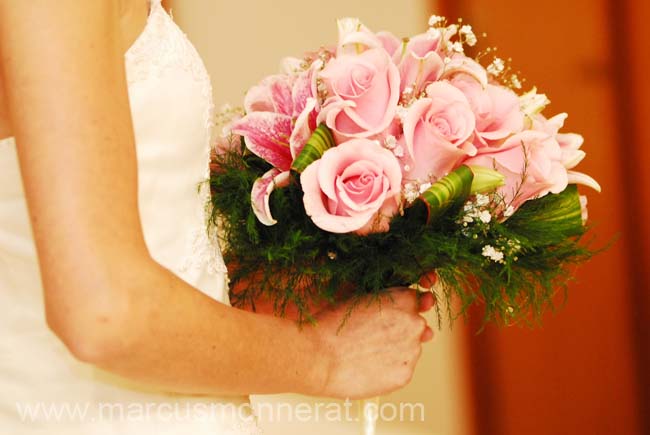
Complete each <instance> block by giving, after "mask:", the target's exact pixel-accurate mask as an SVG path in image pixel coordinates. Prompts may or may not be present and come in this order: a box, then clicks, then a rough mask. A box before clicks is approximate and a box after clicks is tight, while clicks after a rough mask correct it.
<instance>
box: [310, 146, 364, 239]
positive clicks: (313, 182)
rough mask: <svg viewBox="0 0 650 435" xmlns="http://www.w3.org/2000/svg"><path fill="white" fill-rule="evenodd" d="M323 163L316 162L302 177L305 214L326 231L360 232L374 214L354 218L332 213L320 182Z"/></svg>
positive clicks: (358, 215) (338, 232)
mask: <svg viewBox="0 0 650 435" xmlns="http://www.w3.org/2000/svg"><path fill="white" fill-rule="evenodd" d="M321 163H322V159H321V160H316V161H315V162H314V163H312V164H311V165H309V166H307V168H306V169H305V170H304V171H303V173H302V174H301V175H300V183H301V185H302V191H303V192H304V196H303V203H304V205H305V212H306V213H307V215H308V216H309V217H311V219H312V221H313V222H314V224H315V225H316V226H317V227H319V228H321V229H323V230H325V231H329V232H331V233H337V234H343V233H350V232H352V231H355V230H358V229H359V228H361V227H362V226H364V225H365V224H366V223H367V222H368V221H369V220H370V218H372V216H373V214H374V212H373V211H369V212H367V213H360V214H357V215H354V216H337V215H334V214H332V213H330V212H329V211H328V210H327V209H326V208H325V204H324V203H323V195H322V191H321V186H320V184H319V182H318V173H319V172H320V170H319V169H320V167H321Z"/></svg>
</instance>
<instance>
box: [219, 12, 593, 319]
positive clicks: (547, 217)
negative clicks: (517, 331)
mask: <svg viewBox="0 0 650 435" xmlns="http://www.w3.org/2000/svg"><path fill="white" fill-rule="evenodd" d="M429 24H430V28H429V29H428V31H426V32H425V33H422V34H419V35H416V36H413V37H411V38H405V39H398V38H397V37H395V36H394V35H392V34H390V33H388V32H379V33H373V32H371V31H370V30H369V29H368V28H366V27H365V26H364V25H363V24H362V23H361V22H360V21H359V20H357V19H350V18H348V19H342V20H340V21H339V22H338V28H339V39H338V44H337V45H336V46H331V47H323V48H320V49H319V50H317V51H315V52H312V53H307V54H306V55H305V56H304V57H303V58H301V59H295V58H289V59H286V60H285V61H284V62H283V69H284V72H283V73H281V74H278V75H272V76H269V77H266V78H265V79H263V80H262V81H261V82H260V83H259V84H258V85H257V86H254V87H252V88H251V89H250V90H249V91H248V93H247V94H246V97H245V100H244V108H243V109H230V108H226V109H225V110H224V111H223V112H222V113H221V114H220V115H219V122H218V123H219V125H220V126H221V131H220V137H219V140H218V142H217V145H216V150H215V154H214V161H213V165H212V174H211V180H210V183H211V188H212V191H213V195H212V207H213V216H214V219H213V222H214V223H216V222H217V221H218V222H219V224H220V226H221V230H222V233H221V235H222V239H223V240H222V245H223V247H224V254H225V259H226V262H227V263H230V264H233V265H236V267H235V268H234V269H233V271H232V273H231V284H232V285H233V286H238V284H239V287H242V284H243V289H242V290H241V291H238V292H237V293H235V294H233V295H232V298H231V299H232V302H233V304H234V305H237V304H243V303H246V302H251V301H254V300H255V299H256V298H257V297H258V296H260V295H264V296H266V297H267V298H268V297H270V298H271V300H272V301H273V302H274V304H275V308H276V310H277V311H278V312H279V313H282V312H283V311H284V310H285V309H286V307H287V306H288V305H289V304H294V305H295V306H296V307H298V311H299V314H300V316H301V320H309V319H310V314H311V312H310V307H313V306H314V305H315V304H319V303H322V302H323V301H332V300H336V299H340V298H354V297H358V296H362V295H368V294H375V295H379V294H381V292H382V291H383V290H384V289H386V288H388V287H392V286H409V285H412V284H414V283H417V282H418V281H419V280H420V278H421V277H422V276H423V275H426V274H429V273H431V272H432V271H435V274H436V275H437V277H438V283H439V285H437V286H436V287H435V291H436V293H437V294H436V296H437V297H438V299H439V300H442V301H447V302H449V300H450V299H452V298H457V299H458V300H460V302H461V304H460V310H463V309H464V308H466V307H467V306H469V305H471V304H473V303H480V304H481V305H482V306H483V307H484V311H485V318H486V320H497V321H500V322H505V323H510V322H513V321H516V320H519V319H527V318H530V317H531V316H532V317H533V318H534V317H536V316H538V315H539V314H540V313H541V312H542V311H543V309H544V308H545V307H548V306H551V304H552V299H553V296H554V294H555V292H556V291H557V289H558V288H565V284H566V281H567V280H568V278H569V277H570V273H568V272H567V267H569V266H571V265H572V264H575V263H579V262H581V261H584V260H586V259H587V258H589V256H590V254H591V252H590V251H589V249H588V248H586V247H585V246H584V244H583V243H581V238H582V236H583V235H584V234H585V232H586V226H585V225H586V218H587V211H586V199H585V198H584V197H582V196H580V195H579V194H578V190H577V187H576V185H577V184H583V185H587V186H590V187H592V188H594V189H596V190H599V189H600V187H599V186H598V184H597V183H596V182H595V181H594V180H593V179H592V178H590V177H589V176H587V175H585V174H582V173H579V172H576V171H574V170H573V168H574V167H575V166H576V165H577V164H578V163H579V162H580V161H581V160H582V159H583V157H584V156H585V153H584V151H582V150H580V147H581V145H582V143H583V138H582V137H581V136H579V135H577V134H572V133H561V132H560V130H561V128H562V127H563V123H564V121H565V119H566V117H567V115H566V114H560V115H556V116H554V117H550V118H547V117H546V116H545V115H543V114H542V111H543V110H544V108H545V107H546V106H547V105H548V103H549V100H548V99H547V98H546V96H545V95H543V94H540V93H537V92H536V90H535V89H534V88H533V89H532V90H530V91H528V92H521V91H520V90H521V89H522V82H523V80H522V79H520V78H519V77H518V75H517V74H514V73H513V71H512V69H511V67H510V66H509V65H508V64H507V62H504V61H503V60H501V59H499V58H497V57H491V58H490V56H491V54H492V52H491V50H489V49H488V50H487V51H485V52H483V53H480V54H478V55H476V56H474V57H471V56H469V55H468V54H465V50H468V51H469V50H472V49H471V47H473V46H474V45H475V44H476V43H477V37H476V35H475V34H474V33H473V31H472V28H471V26H468V25H463V24H462V22H459V23H456V24H448V22H447V21H446V20H445V19H444V18H442V17H436V16H434V17H432V18H431V20H430V22H429ZM486 58H487V61H489V64H487V65H485V63H487V62H486ZM251 276H254V277H255V279H254V281H250V282H249V281H246V278H250V277H251ZM444 305H445V304H443V306H444ZM446 306H448V307H452V306H453V304H446ZM456 307H458V305H456ZM449 309H450V310H451V308H449ZM450 314H454V315H455V314H457V313H456V312H453V313H450Z"/></svg>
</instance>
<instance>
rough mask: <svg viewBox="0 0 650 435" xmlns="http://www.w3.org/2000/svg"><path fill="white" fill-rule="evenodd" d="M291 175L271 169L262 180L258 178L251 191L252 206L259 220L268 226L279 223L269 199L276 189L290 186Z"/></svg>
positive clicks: (287, 172)
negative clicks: (272, 213) (272, 211)
mask: <svg viewBox="0 0 650 435" xmlns="http://www.w3.org/2000/svg"><path fill="white" fill-rule="evenodd" d="M290 178H291V173H290V172H289V171H280V170H278V169H276V168H273V169H271V170H270V171H268V172H267V173H266V174H264V175H263V176H262V178H258V179H257V180H256V181H255V183H254V184H253V190H251V205H252V206H253V212H254V213H255V216H257V219H258V220H259V221H260V222H261V223H262V224H264V225H266V226H269V227H270V226H272V225H275V224H277V223H278V221H276V220H275V219H273V216H271V207H270V205H269V199H270V198H271V193H272V192H273V190H275V188H276V187H279V188H282V187H286V186H287V185H288V184H289V180H290Z"/></svg>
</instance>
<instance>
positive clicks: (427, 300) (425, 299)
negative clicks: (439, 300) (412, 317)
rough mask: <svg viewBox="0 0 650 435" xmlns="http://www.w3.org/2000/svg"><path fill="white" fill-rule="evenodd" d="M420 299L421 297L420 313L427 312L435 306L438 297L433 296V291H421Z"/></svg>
mask: <svg viewBox="0 0 650 435" xmlns="http://www.w3.org/2000/svg"><path fill="white" fill-rule="evenodd" d="M418 299H419V307H418V311H419V312H420V313H426V312H427V311H429V310H430V309H431V308H433V306H434V305H435V304H436V298H435V297H434V296H433V293H431V292H419V293H418Z"/></svg>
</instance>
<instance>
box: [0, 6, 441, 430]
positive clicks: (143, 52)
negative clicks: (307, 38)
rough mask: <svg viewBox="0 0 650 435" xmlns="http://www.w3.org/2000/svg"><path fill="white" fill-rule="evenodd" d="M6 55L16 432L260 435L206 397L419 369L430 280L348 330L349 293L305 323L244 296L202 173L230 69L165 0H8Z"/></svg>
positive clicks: (2, 102)
mask: <svg viewBox="0 0 650 435" xmlns="http://www.w3.org/2000/svg"><path fill="white" fill-rule="evenodd" d="M0 55H1V63H0V138H4V139H2V140H0V305H1V306H2V310H3V312H2V315H1V316H0V390H1V391H2V394H0V429H1V431H2V433H11V434H16V435H18V434H32V433H47V434H85V435H87V434H100V433H101V434H108V433H116V434H122V435H125V434H131V433H133V434H138V435H142V434H148V433H155V434H165V433H169V434H179V433H191V434H193V435H199V434H231V433H232V434H244V433H256V430H257V429H256V426H255V423H254V419H251V418H248V416H247V414H246V413H242V412H239V413H231V414H228V415H223V414H224V413H222V415H216V413H206V412H205V409H207V408H205V407H206V406H209V405H214V404H229V405H233V406H241V405H246V404H247V403H248V402H247V401H248V398H247V395H248V394H252V393H258V394H265V393H280V392H295V393H302V394H308V395H316V396H328V397H338V398H345V397H351V398H359V397H369V396H375V395H379V394H383V393H387V392H389V391H392V390H395V389H397V388H399V387H401V386H403V385H405V384H406V383H407V382H408V381H409V379H410V377H411V376H412V374H413V370H414V366H415V364H416V361H417V360H418V357H419V354H420V351H421V344H422V342H423V341H427V340H429V339H430V338H431V336H432V332H431V329H430V328H429V327H428V326H427V325H426V322H425V320H424V319H423V317H422V316H421V315H420V314H419V313H420V312H423V311H426V310H428V309H429V308H431V306H432V304H433V299H432V297H431V296H430V295H428V296H426V297H423V298H420V299H419V300H418V298H417V297H416V294H415V293H414V292H413V291H409V290H406V289H394V290H392V292H391V295H392V299H393V300H394V301H395V303H388V304H383V307H382V312H381V315H378V311H379V306H378V305H368V306H367V307H366V304H364V308H359V309H357V310H355V312H354V314H353V316H352V318H351V319H350V320H349V321H348V323H347V325H346V327H345V328H344V329H343V330H342V332H341V333H339V334H337V329H338V327H339V325H340V322H341V320H342V319H343V317H344V316H345V315H346V311H347V307H346V306H345V305H344V304H343V305H340V306H336V307H331V308H329V309H327V310H324V311H322V312H320V313H319V315H318V320H319V322H318V325H317V326H315V327H305V328H303V329H302V330H301V329H299V328H298V327H297V326H296V324H295V323H293V322H291V321H289V320H287V319H281V318H275V317H272V316H266V315H262V314H254V313H249V312H246V311H241V310H237V309H234V308H231V307H229V306H228V304H227V294H226V288H225V283H226V278H225V272H226V270H225V267H224V265H223V261H222V260H221V255H220V254H219V251H218V247H216V246H214V249H213V251H214V252H216V255H214V256H210V255H209V253H210V252H211V249H210V248H211V245H210V244H209V242H208V240H207V237H206V235H205V232H204V231H203V230H204V228H205V220H204V217H203V215H202V209H203V204H204V202H205V197H202V196H201V195H199V194H197V189H196V188H197V185H198V184H199V183H200V182H201V180H203V179H205V177H206V171H207V167H208V154H209V144H210V141H211V139H210V134H211V123H212V110H213V107H212V101H211V94H212V92H211V87H210V81H209V78H208V75H207V73H206V70H205V68H204V66H203V63H202V62H201V59H200V58H199V57H198V55H197V53H196V51H195V50H194V48H193V46H192V45H191V44H190V43H189V41H188V40H187V39H186V37H185V35H184V34H183V33H182V32H181V31H180V30H179V29H178V28H177V27H176V25H175V24H174V23H173V22H172V20H171V18H170V17H169V16H168V15H167V13H166V12H165V11H164V9H163V8H162V6H161V5H160V0H150V1H147V0H96V1H76V0H58V1H56V2H53V1H50V0H30V1H28V2H27V1H24V0H0ZM14 138H15V139H14ZM21 177H22V180H21ZM28 211H29V213H28ZM30 222H31V225H30ZM118 405H123V406H124V407H126V408H120V407H119V406H118ZM135 405H140V406H141V408H137V409H141V410H146V411H148V412H152V415H149V414H147V415H145V416H143V415H141V416H135V417H134V415H133V412H134V409H136V408H134V406H135ZM145 405H146V408H145ZM162 405H174V406H175V407H178V406H180V405H183V406H190V407H191V408H189V409H195V410H196V409H203V411H204V412H197V413H195V414H196V415H195V414H192V413H190V415H186V414H187V413H186V412H185V411H183V415H182V416H172V418H170V416H169V413H168V412H167V413H166V414H162V413H161V412H158V413H156V412H153V411H152V410H158V411H160V410H162V409H163V408H162ZM199 405H203V406H204V407H203V408H196V407H197V406H199ZM107 406H110V407H111V408H110V409H111V411H112V412H111V415H110V416H107V415H105V413H102V412H100V411H102V410H105V409H106V407H107ZM249 408H250V407H248V408H247V409H249ZM165 409H166V410H167V411H168V410H169V409H171V408H169V406H168V407H167V408H165ZM174 409H176V408H174ZM182 409H183V410H185V409H186V408H182ZM26 410H27V411H29V412H26ZM66 410H67V411H66ZM71 410H72V411H74V410H76V411H80V412H76V411H75V412H71ZM119 410H122V412H121V413H120V412H116V411H119ZM56 411H58V412H57V413H56V415H54V414H52V412H56ZM48 412H49V413H48ZM66 413H67V414H66ZM206 414H209V418H206ZM213 414H215V415H213ZM53 415H54V417H53ZM138 417H139V418H138ZM163 417H165V418H163ZM174 417H179V418H174ZM180 417H182V418H180Z"/></svg>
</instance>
